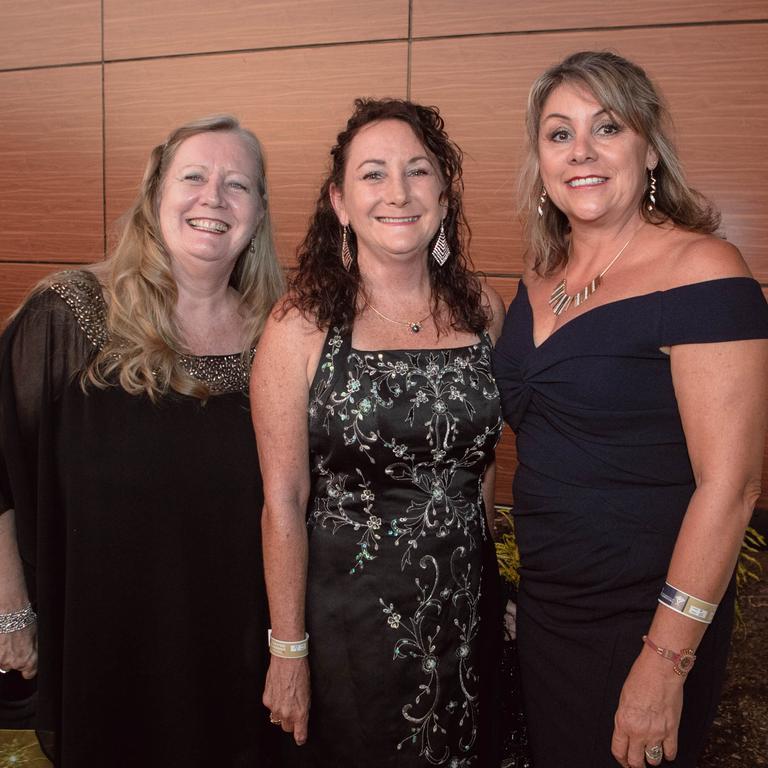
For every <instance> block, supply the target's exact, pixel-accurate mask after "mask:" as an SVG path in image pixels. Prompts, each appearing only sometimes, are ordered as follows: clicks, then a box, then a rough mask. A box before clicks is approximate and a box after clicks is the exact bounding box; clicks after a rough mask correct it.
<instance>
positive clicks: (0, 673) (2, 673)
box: [0, 669, 8, 675]
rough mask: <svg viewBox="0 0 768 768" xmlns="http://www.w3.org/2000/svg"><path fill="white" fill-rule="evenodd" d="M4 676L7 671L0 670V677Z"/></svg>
mask: <svg viewBox="0 0 768 768" xmlns="http://www.w3.org/2000/svg"><path fill="white" fill-rule="evenodd" d="M5 674H8V670H7V669H0V675H5Z"/></svg>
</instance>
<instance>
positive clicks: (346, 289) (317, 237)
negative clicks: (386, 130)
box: [284, 99, 489, 333]
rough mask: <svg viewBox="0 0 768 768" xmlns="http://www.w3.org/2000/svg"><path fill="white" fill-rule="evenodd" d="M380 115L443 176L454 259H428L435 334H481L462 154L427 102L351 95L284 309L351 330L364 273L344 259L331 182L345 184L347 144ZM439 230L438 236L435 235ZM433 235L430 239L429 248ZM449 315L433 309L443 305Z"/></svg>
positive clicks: (482, 315)
mask: <svg viewBox="0 0 768 768" xmlns="http://www.w3.org/2000/svg"><path fill="white" fill-rule="evenodd" d="M382 120H402V121H403V122H404V123H407V124H408V125H409V126H410V127H411V129H412V130H413V132H414V134H415V135H416V137H417V138H418V139H419V141H420V142H421V143H422V144H423V145H424V147H425V148H426V149H427V150H428V151H429V152H430V153H431V155H432V156H433V157H434V159H435V160H436V162H437V166H438V168H439V169H440V172H441V174H442V177H443V182H444V189H443V193H442V195H443V202H444V203H445V204H446V206H447V213H446V217H445V220H444V226H445V236H446V238H447V240H448V245H449V246H450V249H451V256H450V258H449V259H448V261H447V262H446V263H445V264H444V265H443V266H442V267H440V266H438V264H437V263H436V262H435V261H434V259H428V270H429V278H430V284H431V287H432V310H433V313H434V316H435V318H436V321H435V322H436V323H437V328H438V332H442V331H445V330H446V328H447V327H450V328H453V329H455V330H458V331H470V332H474V333H480V332H482V331H483V330H484V329H485V328H486V326H487V324H488V320H489V317H488V312H487V311H486V309H485V308H484V307H483V290H482V285H481V283H480V279H479V276H478V274H477V273H475V272H474V271H473V270H472V265H471V262H470V259H469V256H468V254H467V249H468V247H469V241H470V237H471V233H470V231H469V226H468V224H467V221H466V218H465V217H464V207H463V203H462V192H463V189H464V184H463V181H462V169H461V162H462V157H463V155H462V152H461V149H459V147H458V146H457V145H456V144H454V143H453V142H452V141H451V140H450V139H449V138H448V135H447V133H446V132H445V128H444V126H445V123H444V120H443V118H442V117H441V116H440V112H439V110H438V109H437V108H436V107H425V106H422V105H420V104H414V103H413V102H411V101H404V100H401V99H356V100H355V111H354V112H353V113H352V116H351V117H350V118H349V120H348V121H347V125H346V128H345V129H344V130H343V131H342V132H341V133H339V135H338V136H337V137H336V144H335V145H334V146H333V147H332V148H331V152H330V155H331V163H330V170H329V173H328V175H327V177H326V179H325V181H324V182H323V185H322V187H321V188H320V195H319V196H318V199H317V205H316V206H315V211H314V214H313V215H312V218H311V220H310V224H309V230H308V231H307V234H306V237H305V238H304V240H303V242H302V243H301V245H300V246H299V249H298V269H297V271H296V273H295V274H294V275H293V277H292V278H291V279H290V280H289V293H288V298H287V300H286V302H285V304H284V309H289V308H296V309H298V310H299V311H300V312H301V313H302V314H303V315H304V316H305V317H307V318H311V320H312V321H313V322H314V323H315V324H316V325H317V327H318V328H328V327H330V326H339V327H342V328H346V329H349V328H351V327H352V325H353V323H354V319H355V315H356V313H357V295H358V292H359V291H360V290H361V288H362V278H361V275H360V270H359V268H358V265H357V259H354V260H353V264H352V267H351V268H350V270H349V271H347V270H346V269H344V267H343V266H342V263H341V258H340V253H341V237H342V235H341V225H340V224H339V220H338V218H337V216H336V212H335V211H334V209H333V205H332V204H331V196H330V191H331V186H332V185H334V186H335V187H337V188H339V189H343V186H344V171H345V168H346V162H347V156H348V154H349V147H350V144H351V143H352V141H353V139H354V138H355V136H356V135H357V134H358V132H359V131H360V129H361V128H363V127H364V126H366V125H368V124H370V123H374V122H380V121H382ZM437 236H438V233H437V232H436V233H435V237H434V240H436V239H437ZM348 239H349V242H350V247H351V249H352V252H353V253H355V250H356V245H357V242H356V238H355V235H354V233H353V232H352V231H351V230H350V231H349V235H348ZM434 240H433V241H432V242H431V243H430V246H429V249H430V251H431V249H432V246H433V245H434ZM441 304H442V305H444V306H445V307H446V308H447V310H448V316H447V317H445V315H444V314H443V313H441V312H438V308H439V307H440V305H441Z"/></svg>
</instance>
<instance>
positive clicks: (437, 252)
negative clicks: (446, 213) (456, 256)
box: [432, 219, 451, 267]
mask: <svg viewBox="0 0 768 768" xmlns="http://www.w3.org/2000/svg"><path fill="white" fill-rule="evenodd" d="M432 258H433V259H434V260H435V261H436V262H437V263H438V264H439V265H440V266H441V267H442V266H443V264H445V262H446V261H448V259H450V258H451V248H450V246H449V245H448V240H447V238H446V237H445V219H443V220H442V221H441V222H440V234H439V235H438V236H437V240H435V244H434V245H433V246H432Z"/></svg>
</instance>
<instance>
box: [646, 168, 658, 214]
mask: <svg viewBox="0 0 768 768" xmlns="http://www.w3.org/2000/svg"><path fill="white" fill-rule="evenodd" d="M648 174H649V177H650V178H649V180H650V185H651V186H650V189H649V190H648V206H647V208H648V213H652V212H653V210H654V209H655V208H656V177H655V176H654V175H653V168H649V169H648Z"/></svg>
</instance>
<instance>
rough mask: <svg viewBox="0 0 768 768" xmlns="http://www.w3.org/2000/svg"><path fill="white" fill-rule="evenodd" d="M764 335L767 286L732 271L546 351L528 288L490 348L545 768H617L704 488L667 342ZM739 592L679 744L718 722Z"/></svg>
mask: <svg viewBox="0 0 768 768" xmlns="http://www.w3.org/2000/svg"><path fill="white" fill-rule="evenodd" d="M766 337H768V308H767V307H766V302H765V299H764V297H763V295H762V292H761V289H760V286H759V285H758V284H757V283H756V282H755V281H754V280H751V279H749V278H740V277H739V278H727V279H720V280H711V281H706V282H702V283H696V284H693V285H686V286H682V287H679V288H674V289H672V290H667V291H658V292H655V293H650V294H647V295H643V296H636V297H633V298H628V299H624V300H621V301H616V302H613V303H610V304H605V305H601V306H598V307H595V308H594V309H592V310H590V311H588V312H586V313H584V314H582V315H578V316H577V317H575V318H574V319H573V320H571V321H570V322H568V323H566V324H565V325H563V326H562V327H561V328H560V329H559V330H557V331H556V332H555V333H554V334H552V335H551V336H550V337H549V338H548V339H546V341H544V342H543V343H542V344H541V345H540V346H539V347H536V346H535V345H534V342H533V315H532V311H531V306H530V303H529V300H528V292H527V290H526V287H525V285H524V284H523V283H522V282H521V283H520V286H519V290H518V294H517V297H516V298H515V300H514V301H513V302H512V304H511V306H510V308H509V311H508V313H507V318H506V321H505V324H504V330H503V333H502V336H501V338H500V339H499V341H498V344H497V346H496V350H495V352H494V372H495V375H496V380H497V383H498V386H499V390H500V392H501V398H502V407H503V410H504V417H505V419H506V420H507V421H508V423H509V424H510V426H511V427H512V428H513V429H514V431H515V433H516V436H517V453H518V460H519V466H518V469H517V473H516V475H515V480H514V486H513V496H514V501H515V509H514V512H515V526H516V533H517V540H518V544H519V547H520V554H521V561H522V568H521V584H520V592H519V602H518V614H517V615H518V647H519V653H520V662H521V667H522V684H523V698H524V702H525V707H526V710H527V718H528V725H529V738H530V744H531V748H532V757H533V762H534V765H535V766H536V768H562V767H563V766H566V765H567V766H569V767H570V768H609V767H610V768H615V766H616V765H617V763H616V762H615V760H614V759H613V757H612V756H611V753H610V742H611V734H612V731H613V714H614V712H615V710H616V706H617V704H618V699H619V693H620V691H621V687H622V685H623V683H624V680H625V678H626V676H627V674H628V672H629V669H630V667H631V665H632V663H633V662H634V660H635V658H636V657H637V655H638V654H639V652H640V649H641V637H642V635H644V634H645V633H646V631H647V629H648V626H649V624H650V621H651V618H652V616H653V613H654V611H655V609H656V607H657V602H656V600H657V597H658V595H659V592H660V590H661V587H662V585H663V584H664V580H665V576H666V572H667V568H668V566H669V562H670V559H671V556H672V550H673V548H674V545H675V541H676V538H677V534H678V531H679V529H680V525H681V522H682V519H683V516H684V515H685V512H686V509H687V506H688V502H689V500H690V498H691V495H692V494H693V491H694V489H695V482H694V477H693V472H692V469H691V463H690V460H689V457H688V451H687V448H686V442H685V435H684V432H683V427H682V423H681V419H680V413H679V410H678V406H677V401H676V398H675V391H674V387H673V383H672V375H671V371H670V358H669V356H668V355H667V354H665V353H664V352H663V351H662V348H663V347H668V346H671V345H676V344H698V343H709V342H724V341H732V340H741V339H757V338H766ZM732 616H733V590H732V589H730V590H729V591H728V593H727V594H726V596H725V598H724V599H723V601H722V603H721V605H720V608H719V610H718V612H717V614H716V616H715V620H714V622H713V623H712V624H711V625H710V626H709V628H708V629H707V632H706V634H705V635H704V639H703V641H702V642H701V644H700V646H699V649H698V660H697V662H696V666H695V667H694V669H693V670H692V672H691V673H690V675H689V676H688V678H687V680H686V683H685V689H684V690H685V703H684V707H683V715H682V721H681V725H680V731H679V739H680V742H679V753H678V757H677V759H676V760H674V761H665V762H664V765H665V766H667V765H668V766H675V767H676V768H694V766H695V765H696V759H697V755H698V754H699V752H700V750H701V748H702V746H703V743H702V742H703V739H704V736H705V734H706V731H707V727H708V725H709V724H710V723H711V721H712V719H713V718H714V715H715V711H716V708H717V702H718V699H719V695H720V688H721V684H722V680H723V674H724V670H725V662H726V658H727V654H728V648H729V638H730V631H731V623H732Z"/></svg>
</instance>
